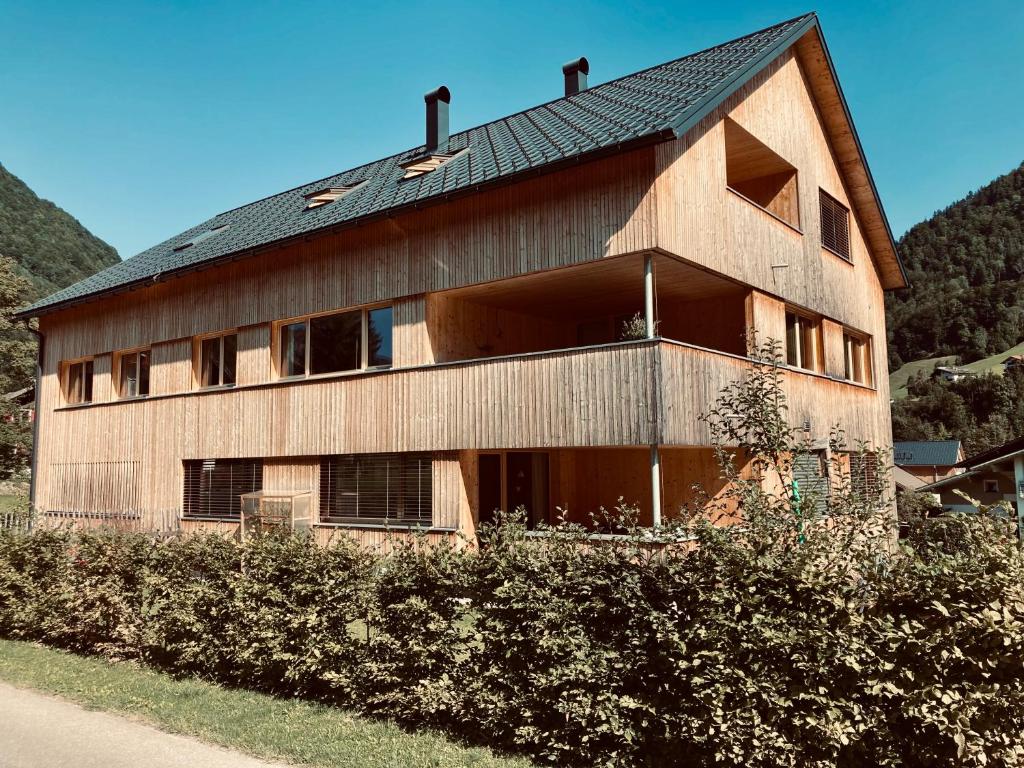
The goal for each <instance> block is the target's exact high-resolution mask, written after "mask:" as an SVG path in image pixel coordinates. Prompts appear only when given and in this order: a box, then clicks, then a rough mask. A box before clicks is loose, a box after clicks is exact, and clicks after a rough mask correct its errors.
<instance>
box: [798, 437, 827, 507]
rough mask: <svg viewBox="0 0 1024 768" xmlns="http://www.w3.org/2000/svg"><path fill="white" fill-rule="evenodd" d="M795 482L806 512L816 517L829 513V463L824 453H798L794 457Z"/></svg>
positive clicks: (801, 503)
mask: <svg viewBox="0 0 1024 768" xmlns="http://www.w3.org/2000/svg"><path fill="white" fill-rule="evenodd" d="M793 482H794V484H795V485H796V490H797V492H798V494H799V498H800V506H801V509H802V510H803V511H804V512H807V513H813V514H816V515H824V514H826V513H827V512H828V499H829V482H828V463H827V461H826V459H825V454H824V452H823V451H810V452H808V453H798V454H796V455H795V456H794V457H793Z"/></svg>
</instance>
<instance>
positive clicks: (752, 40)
mask: <svg viewBox="0 0 1024 768" xmlns="http://www.w3.org/2000/svg"><path fill="white" fill-rule="evenodd" d="M816 25H817V17H816V16H815V15H814V14H807V15H804V16H799V17H797V18H795V19H791V20H789V21H786V22H782V23H781V24H776V25H775V26H772V27H768V28H767V29H763V30H761V31H759V32H755V33H753V34H751V35H747V36H746V37H741V38H738V39H736V40H733V41H731V42H728V43H724V44H722V45H719V46H715V47H714V48H709V49H707V50H705V51H701V52H699V53H694V54H691V55H689V56H685V57H683V58H681V59H677V60H675V61H671V62H669V63H667V64H662V65H659V66H656V67H652V68H651V69H647V70H644V71H642V72H637V73H636V74H633V75H628V76H626V77H623V78H620V79H618V80H613V81H611V82H607V83H603V84H601V85H597V86H594V87H592V88H589V89H588V90H585V91H582V92H581V93H578V94H575V95H573V96H567V97H564V98H561V99H556V100H555V101H551V102H548V103H547V104H543V105H541V106H538V107H533V108H531V109H527V110H525V111H523V112H519V113H517V114H514V115H511V116H509V117H505V118H502V119H500V120H496V121H494V122H492V123H487V124H486V125H482V126H479V127H477V128H471V129H469V130H468V131H463V132H461V133H456V134H454V135H452V136H451V138H450V140H449V143H448V148H447V150H448V152H458V151H460V150H464V149H467V148H468V149H469V151H468V152H462V153H461V154H459V155H457V156H456V157H454V158H452V160H450V161H449V162H447V163H446V164H444V165H442V166H441V167H440V168H438V169H437V170H436V171H433V172H431V173H427V174H425V175H422V176H419V177H416V178H411V179H406V180H403V179H402V176H403V172H402V169H401V168H400V165H401V164H402V163H403V162H405V161H407V160H409V159H412V158H414V157H417V156H419V155H421V154H422V153H423V152H424V150H425V147H423V146H419V147H414V148H412V149H410V150H408V151H406V152H401V153H399V154H397V155H393V156H391V157H388V158H385V159H383V160H378V161H376V162H373V163H369V164H367V165H363V166H360V167H358V168H353V169H351V170H348V171H344V172H343V173H339V174H336V175H334V176H329V177H327V178H325V179H321V180H318V181H314V182H310V183H309V184H305V185H303V186H301V187H296V188H295V189H291V190H288V191H287V192H282V193H280V194H277V195H273V196H272V197H267V198H264V199H263V200H258V201H256V202H254V203H250V204H248V205H245V206H242V207H240V208H235V209H233V210H230V211H227V212H225V213H221V214H218V215H217V216H214V217H213V218H211V219H209V220H207V221H204V222H203V223H201V224H199V225H197V226H195V227H193V228H192V229H189V230H187V231H186V232H183V233H181V234H180V235H178V236H177V237H172V238H171V239H170V240H167V241H166V242H163V243H161V244H159V245H157V246H154V247H153V248H150V249H149V250H146V251H143V252H142V253H140V254H138V255H137V256H133V257H132V258H130V259H127V260H125V261H123V262H121V263H120V264H116V265H114V266H112V267H109V268H108V269H105V270H103V271H102V272H99V273H98V274H95V275H93V276H92V277H89V278H87V279H85V280H82V281H81V282H78V283H76V284H74V285H72V286H70V287H68V288H65V289H63V290H61V291H58V292H57V293H54V294H52V295H51V296H48V297H46V298H45V299H42V300H41V301H38V302H36V303H35V304H33V305H31V306H29V307H26V308H25V309H24V310H22V311H21V312H20V313H19V316H20V317H31V316H35V315H39V314H42V313H44V312H47V311H54V310H56V309H58V308H61V307H63V306H66V305H69V304H72V303H77V302H79V301H82V300H85V299H87V298H93V297H96V296H98V295H101V294H106V293H111V292H114V291H117V290H121V289H125V288H128V287H130V286H134V285H139V284H142V283H144V282H148V281H152V280H154V279H159V278H162V277H166V276H168V275H171V274H174V273H180V272H183V271H186V270H189V269H193V268H196V267H198V266H200V265H208V264H209V263H210V262H215V261H220V260H224V259H229V258H232V257H234V256H237V255H240V254H243V253H244V252H247V251H250V250H252V249H254V248H259V247H261V246H265V245H269V244H271V243H278V242H281V241H286V240H289V239H291V238H294V237H298V236H303V235H308V234H309V233H312V232H315V231H317V230H324V229H328V228H335V227H340V226H345V225H349V224H354V223H355V222H357V221H364V220H366V219H368V218H372V217H377V216H382V215H391V214H394V213H395V212H396V211H398V210H401V209H403V208H406V207H409V206H412V205H424V204H427V203H429V202H431V201H437V200H444V199H448V198H450V197H451V196H453V195H458V194H460V193H467V194H468V193H471V192H474V191H476V190H478V189H479V188H480V187H481V186H490V185H494V184H500V183H508V182H511V181H514V180H515V179H516V178H519V177H522V176H523V175H526V174H531V173H534V174H535V173H538V172H545V171H549V170H555V169H556V168H557V167H560V166H561V165H564V164H566V163H568V162H578V161H580V160H584V159H590V158H592V157H597V156H600V155H601V154H603V153H606V152H609V151H617V150H620V149H622V148H625V147H627V146H628V147H632V146H638V145H640V144H642V143H645V142H654V141H663V140H668V139H672V138H676V137H679V136H682V135H683V134H685V133H686V132H687V131H688V130H689V129H690V128H691V127H692V126H693V125H694V124H695V123H696V122H697V121H699V120H700V119H701V118H703V117H704V116H705V115H707V114H708V113H709V112H710V111H711V110H712V109H714V108H715V107H716V106H717V105H718V104H719V103H721V101H722V100H723V99H724V98H726V97H727V96H728V95H729V94H730V93H732V92H733V91H734V90H735V89H736V88H738V87H740V86H741V85H742V84H743V83H744V82H746V81H747V80H748V79H749V78H750V77H752V76H753V75H754V74H756V73H757V72H758V71H760V70H761V69H762V68H763V67H764V66H765V65H766V64H767V63H769V62H770V61H772V60H773V59H774V58H776V57H777V56H778V55H779V54H780V53H781V52H782V51H784V50H785V49H786V48H787V47H788V46H789V45H790V44H792V43H793V42H795V41H796V40H797V39H799V37H800V36H802V35H803V34H804V33H805V32H806V31H807V30H808V29H810V28H812V27H814V26H816ZM360 182H365V183H362V184H361V185H360V186H359V188H358V189H356V190H353V191H352V192H350V193H349V194H346V195H344V196H343V197H341V198H340V199H339V200H337V201H335V202H333V203H329V204H327V205H324V206H321V207H318V208H314V209H311V210H306V200H305V197H304V195H307V194H310V193H312V192H317V191H320V190H322V189H324V188H325V187H342V186H348V185H352V184H356V183H360ZM215 228H220V229H218V230H217V231H216V232H215V233H214V234H213V235H210V234H208V233H210V232H211V230H214V229H215ZM197 238H198V240H197ZM194 240H195V241H196V242H195V244H194V245H191V246H188V247H184V248H183V247H182V246H185V245H186V244H188V243H190V242H192V241H194Z"/></svg>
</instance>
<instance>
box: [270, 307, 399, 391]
mask: <svg viewBox="0 0 1024 768" xmlns="http://www.w3.org/2000/svg"><path fill="white" fill-rule="evenodd" d="M279 334H280V335H279V340H278V343H279V345H280V357H279V360H280V371H281V376H286V377H287V376H305V375H306V374H307V373H308V374H310V375H314V376H315V375H317V374H323V373H339V372H343V371H358V370H362V369H366V368H389V367H391V365H392V357H393V356H392V345H391V342H392V310H391V307H390V306H388V307H377V308H374V309H369V310H366V309H356V310H351V311H348V312H337V313H334V314H331V315H316V316H314V317H310V318H307V319H305V320H297V321H294V322H289V323H284V324H282V325H281V326H279Z"/></svg>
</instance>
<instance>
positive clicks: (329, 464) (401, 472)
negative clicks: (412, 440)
mask: <svg viewBox="0 0 1024 768" xmlns="http://www.w3.org/2000/svg"><path fill="white" fill-rule="evenodd" d="M432 465H433V462H432V457H431V455H430V454H429V453H365V454H353V455H345V456H324V457H323V458H322V459H321V461H320V520H321V521H322V522H325V523H385V522H386V523H389V524H399V525H401V524H420V525H427V526H429V525H430V524H431V521H432V519H433V491H432V485H431V479H432Z"/></svg>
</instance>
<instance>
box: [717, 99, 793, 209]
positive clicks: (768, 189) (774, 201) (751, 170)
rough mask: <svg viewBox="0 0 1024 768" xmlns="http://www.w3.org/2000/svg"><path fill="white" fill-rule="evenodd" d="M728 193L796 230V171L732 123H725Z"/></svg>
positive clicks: (730, 121) (736, 124)
mask: <svg viewBox="0 0 1024 768" xmlns="http://www.w3.org/2000/svg"><path fill="white" fill-rule="evenodd" d="M725 173H726V184H728V186H729V189H731V190H732V191H733V192H736V193H737V194H739V195H740V196H741V197H743V198H745V199H746V200H748V201H749V202H751V203H754V204H755V205H757V206H758V207H760V208H763V209H764V210H766V211H768V213H770V214H771V215H772V216H774V217H775V218H777V219H781V220H782V221H784V222H785V223H787V224H789V225H790V226H792V227H796V228H799V227H800V201H799V196H798V193H797V180H796V179H797V177H796V168H794V167H793V166H792V165H791V164H790V163H789V162H787V161H786V160H785V159H783V158H782V157H781V156H779V155H778V154H776V153H775V152H773V151H772V150H771V149H769V148H768V147H767V146H765V145H764V144H762V143H761V142H760V141H759V140H758V139H756V138H755V137H754V136H753V135H752V134H751V133H749V132H747V131H746V130H745V129H744V128H742V127H740V125H739V124H738V123H736V122H734V121H733V120H730V119H728V118H726V120H725Z"/></svg>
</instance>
